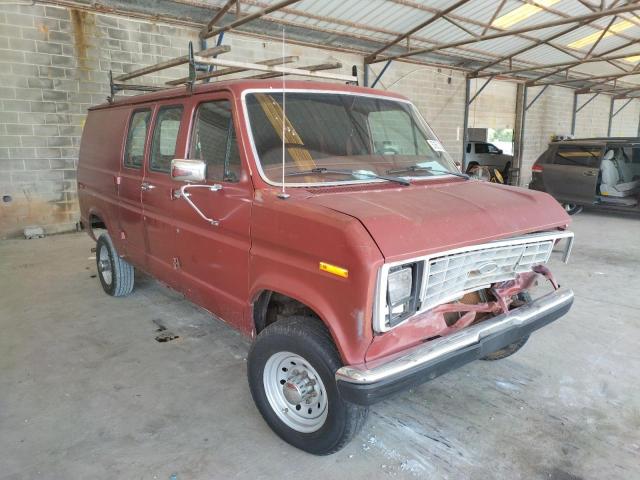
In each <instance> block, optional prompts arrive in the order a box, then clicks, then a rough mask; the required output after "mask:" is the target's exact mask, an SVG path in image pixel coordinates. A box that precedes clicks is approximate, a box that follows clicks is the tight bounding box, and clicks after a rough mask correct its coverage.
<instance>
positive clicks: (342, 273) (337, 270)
mask: <svg viewBox="0 0 640 480" xmlns="http://www.w3.org/2000/svg"><path fill="white" fill-rule="evenodd" d="M320 270H322V271H323V272H327V273H332V274H333V275H337V276H338V277H342V278H349V270H347V269H346V268H342V267H337V266H335V265H331V264H330V263H325V262H320Z"/></svg>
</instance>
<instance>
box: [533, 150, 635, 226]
mask: <svg viewBox="0 0 640 480" xmlns="http://www.w3.org/2000/svg"><path fill="white" fill-rule="evenodd" d="M531 170H532V180H531V183H530V184H529V188H531V189H533V190H539V191H543V192H547V193H549V194H550V195H552V196H553V197H554V198H555V199H556V200H558V202H560V203H561V204H562V205H563V206H564V207H565V209H566V210H567V212H568V213H569V214H575V213H578V212H580V211H581V210H582V207H583V206H596V207H600V208H606V209H612V210H618V211H637V212H639V213H640V208H639V207H638V201H639V196H640V138H635V137H633V138H585V139H572V140H563V141H559V142H552V143H550V144H549V148H547V150H546V151H545V152H544V153H543V154H542V155H540V157H539V158H538V159H537V160H536V162H535V163H534V164H533V167H532V169H531Z"/></svg>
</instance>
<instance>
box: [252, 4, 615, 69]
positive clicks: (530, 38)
mask: <svg viewBox="0 0 640 480" xmlns="http://www.w3.org/2000/svg"><path fill="white" fill-rule="evenodd" d="M244 1H251V0H244ZM388 1H390V2H392V3H396V4H398V5H404V6H407V7H411V8H414V9H416V10H422V11H425V12H429V13H433V14H435V13H439V12H440V10H438V9H436V8H434V7H430V6H428V5H426V4H424V3H417V2H416V1H415V0H388ZM447 17H449V18H453V19H455V20H458V21H459V22H464V23H468V24H470V25H476V26H478V27H483V28H484V32H483V33H482V35H481V36H484V35H485V33H486V31H488V30H489V29H490V30H493V31H496V32H500V31H502V30H500V29H499V28H496V27H494V26H493V25H491V23H493V20H492V21H491V23H486V22H483V21H479V20H476V19H475V18H470V17H462V16H460V15H456V14H455V13H450V14H449V15H447ZM516 36H517V37H518V38H522V39H524V40H528V41H530V42H535V41H537V40H538V38H536V37H533V36H531V35H526V34H523V33H520V34H517V35H516ZM432 43H434V44H436V43H435V42H432ZM547 45H549V46H550V47H551V48H555V49H556V50H558V51H560V52H562V53H564V54H565V55H569V56H571V57H574V58H576V59H578V58H580V57H579V56H578V55H577V54H576V53H574V52H573V51H572V50H571V49H568V48H564V47H563V46H560V45H557V44H556V43H551V42H549V43H548V44H547ZM464 50H466V49H464ZM484 54H485V55H486V56H491V55H490V54H489V53H488V52H484ZM614 66H616V68H619V67H618V66H617V65H614Z"/></svg>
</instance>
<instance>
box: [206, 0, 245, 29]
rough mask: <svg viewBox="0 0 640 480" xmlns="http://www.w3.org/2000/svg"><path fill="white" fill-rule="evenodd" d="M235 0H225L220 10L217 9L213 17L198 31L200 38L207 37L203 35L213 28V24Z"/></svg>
mask: <svg viewBox="0 0 640 480" xmlns="http://www.w3.org/2000/svg"><path fill="white" fill-rule="evenodd" d="M236 2H237V0H227V3H225V4H224V5H223V6H222V8H221V9H220V10H218V13H216V14H215V15H214V17H213V18H212V19H211V20H209V23H207V25H206V26H205V27H204V28H203V29H202V30H201V31H200V38H207V37H205V35H206V34H207V33H209V31H210V30H211V29H212V28H213V26H214V25H215V24H216V23H218V20H220V19H221V18H222V17H224V14H225V13H227V12H228V11H229V9H230V8H231V7H232V6H233V5H234V4H235V3H236Z"/></svg>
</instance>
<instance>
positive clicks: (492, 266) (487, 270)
mask: <svg viewBox="0 0 640 480" xmlns="http://www.w3.org/2000/svg"><path fill="white" fill-rule="evenodd" d="M496 270H498V264H497V263H496V262H487V263H483V264H482V265H480V266H479V267H478V268H477V269H476V272H478V273H480V274H481V275H490V274H492V273H494V272H495V271H496Z"/></svg>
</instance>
